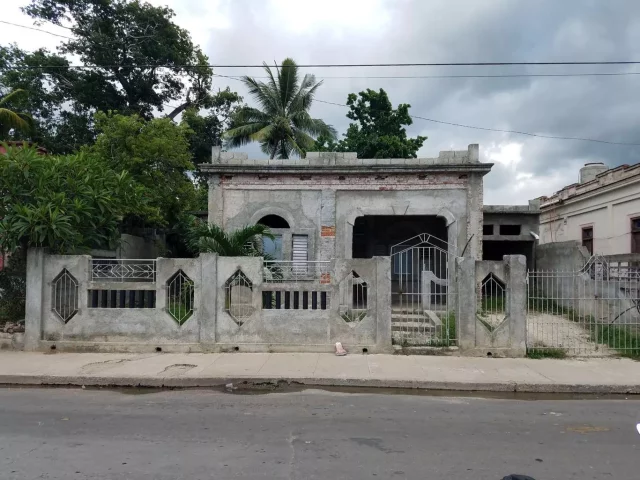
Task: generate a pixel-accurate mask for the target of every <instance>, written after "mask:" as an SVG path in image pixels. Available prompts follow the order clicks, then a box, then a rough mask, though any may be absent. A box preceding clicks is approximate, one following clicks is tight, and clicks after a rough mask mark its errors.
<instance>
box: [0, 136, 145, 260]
mask: <svg viewBox="0 0 640 480" xmlns="http://www.w3.org/2000/svg"><path fill="white" fill-rule="evenodd" d="M5 148H6V149H7V153H6V154H4V155H0V195H1V196H2V200H3V201H2V202H1V203H0V219H1V220H0V250H3V251H9V252H12V251H15V250H16V249H17V248H20V249H21V251H22V252H26V250H27V248H28V247H31V246H39V247H48V248H49V249H50V251H51V252H53V253H73V252H78V251H81V250H85V249H90V248H112V247H113V246H114V245H115V244H116V243H117V242H118V240H119V237H120V235H119V225H120V222H121V220H122V218H123V217H124V216H125V215H127V214H129V213H131V212H135V211H139V210H140V209H142V208H143V206H144V200H143V199H142V196H141V193H142V192H141V191H140V189H139V188H138V187H137V186H136V184H135V182H134V181H133V179H132V178H131V176H130V175H128V174H127V173H126V172H121V171H116V170H114V169H112V168H110V167H109V166H108V165H105V163H104V162H102V161H100V160H99V159H97V158H95V157H93V156H90V155H86V154H78V155H68V156H42V155H38V154H37V152H36V150H35V149H33V148H26V147H25V148H15V147H8V146H7V145H6V144H5Z"/></svg>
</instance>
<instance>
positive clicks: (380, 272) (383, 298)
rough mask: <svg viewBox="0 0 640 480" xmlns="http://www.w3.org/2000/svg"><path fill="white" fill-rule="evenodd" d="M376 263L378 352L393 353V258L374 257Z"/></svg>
mask: <svg viewBox="0 0 640 480" xmlns="http://www.w3.org/2000/svg"><path fill="white" fill-rule="evenodd" d="M373 258H374V260H375V261H376V272H377V273H376V321H377V326H378V327H377V332H376V350H377V351H378V353H383V352H391V351H392V350H393V346H392V344H391V258H390V257H373Z"/></svg>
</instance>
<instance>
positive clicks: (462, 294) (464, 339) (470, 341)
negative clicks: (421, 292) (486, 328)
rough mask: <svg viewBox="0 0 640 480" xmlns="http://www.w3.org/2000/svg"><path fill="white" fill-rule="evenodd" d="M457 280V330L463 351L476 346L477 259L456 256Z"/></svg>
mask: <svg viewBox="0 0 640 480" xmlns="http://www.w3.org/2000/svg"><path fill="white" fill-rule="evenodd" d="M455 282H456V284H457V286H458V309H457V312H456V321H457V325H456V331H457V332H458V346H459V347H460V350H461V351H464V350H472V349H474V348H475V346H476V260H475V258H471V257H464V258H462V257H458V258H456V271H455Z"/></svg>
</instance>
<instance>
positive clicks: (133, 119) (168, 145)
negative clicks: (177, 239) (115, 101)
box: [87, 112, 196, 226]
mask: <svg viewBox="0 0 640 480" xmlns="http://www.w3.org/2000/svg"><path fill="white" fill-rule="evenodd" d="M96 130H97V131H98V137H97V138H96V142H95V144H94V145H93V146H92V147H89V148H88V149H87V151H88V152H91V154H93V155H95V156H97V157H98V158H99V159H100V160H102V161H103V162H105V163H106V164H107V165H109V166H110V167H111V168H113V169H114V170H116V171H123V170H124V171H127V172H128V173H129V174H130V175H131V178H133V180H134V181H135V182H136V183H138V184H139V185H140V186H142V187H143V191H144V196H145V199H146V201H147V206H148V208H146V209H144V210H140V211H139V212H137V214H136V215H130V216H129V217H128V218H127V223H128V224H129V225H131V226H166V225H172V224H173V223H174V222H176V221H177V220H178V218H179V217H180V215H181V214H182V213H183V212H184V211H189V210H192V209H193V208H194V207H195V203H196V192H195V187H194V184H193V181H192V180H191V178H190V176H189V174H190V172H191V171H192V170H193V169H194V165H193V163H191V154H190V152H189V140H188V138H189V135H190V130H189V128H188V127H187V126H186V125H176V124H175V123H174V122H172V121H171V120H169V119H168V118H155V119H153V120H145V119H143V118H142V117H140V116H138V115H129V116H125V115H120V114H114V113H102V112H99V113H97V114H96Z"/></svg>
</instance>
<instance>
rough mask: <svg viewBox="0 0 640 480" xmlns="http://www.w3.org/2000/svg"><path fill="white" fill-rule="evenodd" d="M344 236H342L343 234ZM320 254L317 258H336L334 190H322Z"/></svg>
mask: <svg viewBox="0 0 640 480" xmlns="http://www.w3.org/2000/svg"><path fill="white" fill-rule="evenodd" d="M343 237H344V236H343ZM319 252H320V255H319V256H318V260H331V259H333V258H336V192H335V190H322V196H321V205H320V248H319Z"/></svg>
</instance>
